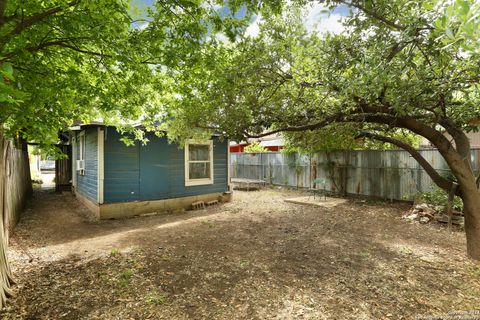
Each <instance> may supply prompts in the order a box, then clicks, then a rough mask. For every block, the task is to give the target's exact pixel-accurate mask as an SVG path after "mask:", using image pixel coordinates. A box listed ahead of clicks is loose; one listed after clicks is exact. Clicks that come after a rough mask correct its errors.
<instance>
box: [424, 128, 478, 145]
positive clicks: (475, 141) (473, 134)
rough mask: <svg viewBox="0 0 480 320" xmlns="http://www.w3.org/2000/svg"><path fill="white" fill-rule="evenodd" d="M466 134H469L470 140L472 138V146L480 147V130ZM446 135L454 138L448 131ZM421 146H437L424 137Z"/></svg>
mask: <svg viewBox="0 0 480 320" xmlns="http://www.w3.org/2000/svg"><path fill="white" fill-rule="evenodd" d="M465 134H466V135H467V137H468V140H470V146H471V147H472V148H480V132H466V133H465ZM444 135H445V137H447V139H449V140H452V141H453V138H452V136H451V135H449V134H448V133H444ZM454 144H455V143H454ZM420 147H421V148H435V147H434V146H433V145H432V143H431V142H430V141H428V140H427V139H425V138H422V141H421V142H420Z"/></svg>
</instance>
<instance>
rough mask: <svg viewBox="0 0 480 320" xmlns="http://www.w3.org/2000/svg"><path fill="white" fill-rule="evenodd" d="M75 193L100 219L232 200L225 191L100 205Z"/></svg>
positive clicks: (186, 208) (182, 208)
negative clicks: (199, 203) (201, 202)
mask: <svg viewBox="0 0 480 320" xmlns="http://www.w3.org/2000/svg"><path fill="white" fill-rule="evenodd" d="M75 195H76V196H77V198H78V200H80V202H82V203H83V204H84V205H85V206H86V207H87V208H89V209H90V210H91V211H92V212H93V213H94V214H95V216H96V217H97V218H99V219H115V218H125V217H133V216H138V215H143V214H160V213H167V212H175V211H179V210H188V209H191V208H192V203H194V202H198V201H204V202H208V201H213V200H218V201H219V202H230V201H231V200H232V193H231V192H223V193H209V194H202V195H197V196H189V197H181V198H174V199H163V200H151V201H131V202H116V203H105V204H100V205H98V204H96V203H93V202H91V201H90V200H89V199H87V198H85V197H84V196H82V195H81V194H79V193H78V192H76V193H75Z"/></svg>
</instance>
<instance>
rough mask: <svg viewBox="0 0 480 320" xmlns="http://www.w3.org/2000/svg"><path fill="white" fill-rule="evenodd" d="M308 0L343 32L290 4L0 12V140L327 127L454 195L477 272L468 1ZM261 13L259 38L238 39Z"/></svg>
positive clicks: (82, 5) (478, 61) (56, 4)
mask: <svg viewBox="0 0 480 320" xmlns="http://www.w3.org/2000/svg"><path fill="white" fill-rule="evenodd" d="M320 2H321V3H324V4H325V6H326V7H328V8H330V9H334V8H335V7H337V6H338V5H344V6H347V7H348V8H350V14H349V15H348V16H347V17H345V20H344V21H345V25H346V27H345V31H344V32H343V33H340V34H336V35H334V34H324V35H318V34H316V33H312V32H309V31H308V30H306V28H305V26H304V25H303V24H302V23H301V20H302V15H301V11H302V9H299V8H297V7H295V5H300V6H301V5H306V4H307V3H305V2H304V1H298V2H296V3H294V6H293V7H290V6H287V5H286V4H285V3H282V2H281V1H276V0H271V1H256V0H250V1H229V2H228V5H226V4H225V3H223V2H222V1H217V2H208V1H206V2H202V1H180V2H176V1H172V2H162V1H158V2H155V4H154V5H153V6H151V7H148V8H146V9H145V8H143V9H141V8H140V9H138V8H137V9H135V8H134V7H135V6H134V5H133V4H130V3H129V2H128V1H120V0H118V1H110V0H99V1H86V0H85V1H82V0H72V1H54V0H49V1H35V0H30V1H22V2H20V1H12V0H10V1H7V0H1V1H0V72H1V74H2V77H1V78H0V106H1V108H2V109H1V111H0V121H1V123H2V125H3V128H4V131H5V133H6V134H7V135H10V136H21V137H23V138H25V139H27V140H28V141H32V142H33V141H34V142H38V143H40V144H41V145H42V146H44V147H45V148H48V146H50V144H51V143H52V142H55V140H56V139H57V133H58V131H60V130H63V129H65V128H67V127H68V126H70V125H71V124H72V123H73V122H74V121H77V120H82V121H85V122H88V121H91V120H94V119H99V118H102V119H104V120H105V122H106V123H107V124H116V125H122V126H123V128H124V130H127V131H130V132H134V133H135V134H136V138H138V139H143V138H144V136H143V134H142V132H141V131H139V130H136V129H134V128H133V127H131V126H129V125H128V123H132V122H133V121H141V122H142V123H143V125H144V127H145V128H147V129H148V130H154V131H157V132H159V133H160V134H162V132H163V131H162V130H168V135H169V138H170V139H172V140H176V141H180V142H182V141H185V140H186V139H189V138H191V137H192V136H202V135H205V134H207V135H208V134H211V132H212V131H215V132H221V133H223V134H224V136H227V137H229V138H232V139H236V140H238V141H241V140H242V139H244V138H249V137H260V136H264V135H266V134H268V133H272V132H282V131H283V132H287V133H288V134H289V135H292V137H294V138H295V137H296V135H299V134H302V133H303V132H307V135H309V134H310V132H315V131H318V132H320V133H321V132H322V130H330V132H331V131H332V126H335V127H334V128H341V131H342V132H343V133H344V134H343V135H342V136H345V137H346V138H347V139H348V140H349V141H353V140H354V139H356V138H362V139H373V140H379V141H382V142H388V143H391V144H393V145H396V146H397V147H400V148H403V149H405V150H407V151H409V152H410V153H411V154H412V156H413V157H414V158H415V159H416V160H417V161H419V163H420V164H421V165H422V167H424V169H425V170H426V171H427V172H428V173H429V175H430V176H431V178H432V179H433V181H434V182H435V183H436V184H437V185H438V186H439V187H440V188H442V189H444V190H451V189H452V188H454V187H456V185H458V188H456V191H455V192H456V194H457V195H458V196H460V197H461V198H462V200H463V203H464V213H465V232H466V237H467V252H468V255H469V256H470V257H472V258H474V259H476V260H480V193H479V191H478V181H479V179H477V177H476V175H475V173H474V172H473V170H472V166H471V159H470V144H469V141H468V139H467V138H466V136H465V134H464V132H465V131H470V130H477V129H478V124H479V122H480V121H479V119H480V107H479V106H480V91H479V89H480V88H479V81H480V78H479V72H478V70H479V68H480V43H479V41H480V3H479V2H478V1H474V0H458V1H437V0H429V1H419V0H418V1H401V0H394V1H387V0H382V1H376V2H375V3H374V2H373V1H367V0H366V1H357V0H352V1H348V0H347V1H341V0H339V1H333V0H327V1H320ZM258 13H262V16H263V17H264V18H263V20H264V21H265V22H264V23H263V24H260V31H259V34H258V35H257V36H255V37H252V36H248V35H245V34H244V30H245V29H246V27H247V26H248V24H249V22H250V21H251V19H252V15H253V14H258ZM265 17H267V18H265ZM222 35H223V36H222ZM159 123H161V125H159ZM337 126H338V127H337ZM339 130H340V129H339ZM335 131H336V130H335V129H333V132H334V133H335ZM445 131H446V132H448V133H449V134H450V136H452V137H453V141H450V140H449V139H447V138H446V136H445V135H444V132H445ZM412 134H415V135H419V136H423V137H425V138H427V139H428V140H429V141H431V143H432V144H433V145H434V146H435V147H436V148H438V150H439V151H440V153H441V154H442V155H443V157H444V158H445V160H446V161H447V163H448V165H449V167H450V169H451V171H452V173H453V175H454V177H455V179H456V182H452V181H449V180H446V179H444V178H443V177H441V176H440V175H439V174H438V173H437V172H436V171H435V170H434V169H433V168H432V167H431V166H430V164H429V163H428V162H426V161H425V160H424V159H423V158H422V157H421V156H420V154H419V153H418V152H416V151H415V149H414V148H413V147H412V146H411V142H412ZM2 241H3V240H2ZM1 254H4V253H1ZM2 263H3V265H0V275H1V277H0V278H1V279H3V290H1V291H2V293H3V292H7V293H8V282H9V281H8V278H9V277H8V272H7V270H8V268H7V265H6V263H5V262H4V261H2ZM5 298H6V297H5V294H3V295H2V299H1V301H2V302H3V301H4V300H5Z"/></svg>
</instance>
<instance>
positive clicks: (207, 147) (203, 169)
mask: <svg viewBox="0 0 480 320" xmlns="http://www.w3.org/2000/svg"><path fill="white" fill-rule="evenodd" d="M202 184H213V141H212V140H208V141H205V142H197V141H189V142H188V143H187V144H186V145H185V185H186V186H198V185H202Z"/></svg>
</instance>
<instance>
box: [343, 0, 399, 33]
mask: <svg viewBox="0 0 480 320" xmlns="http://www.w3.org/2000/svg"><path fill="white" fill-rule="evenodd" d="M338 2H339V3H343V4H345V5H347V6H351V7H354V8H357V9H359V10H360V11H362V12H363V13H365V14H366V15H367V16H369V17H370V18H374V19H376V20H378V21H381V22H383V23H384V24H385V25H387V26H389V27H391V28H394V29H397V30H404V29H405V27H404V26H402V25H400V24H397V23H395V22H393V21H390V20H387V19H385V18H384V17H383V16H382V15H379V14H378V13H376V12H374V11H370V10H368V9H366V8H365V7H364V6H362V5H361V4H359V3H358V2H355V1H353V0H352V1H344V0H339V1H338Z"/></svg>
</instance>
